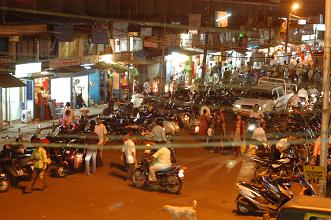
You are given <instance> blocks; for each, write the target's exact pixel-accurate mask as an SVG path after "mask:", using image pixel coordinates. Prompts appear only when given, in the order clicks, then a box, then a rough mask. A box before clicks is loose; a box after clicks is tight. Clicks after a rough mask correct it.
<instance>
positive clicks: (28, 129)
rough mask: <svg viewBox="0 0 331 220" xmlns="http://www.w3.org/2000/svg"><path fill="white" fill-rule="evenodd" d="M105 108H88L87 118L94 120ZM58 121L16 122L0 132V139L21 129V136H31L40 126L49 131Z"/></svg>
mask: <svg viewBox="0 0 331 220" xmlns="http://www.w3.org/2000/svg"><path fill="white" fill-rule="evenodd" d="M105 107H107V104H103V105H97V106H92V107H89V108H88V109H89V111H90V113H89V118H94V117H96V116H97V115H99V114H102V111H103V109H104V108H105ZM79 115H80V112H79V109H75V117H77V116H79ZM60 120H61V119H52V120H48V121H41V122H39V121H33V122H31V123H28V124H26V123H22V122H17V123H14V124H12V125H11V126H10V127H9V128H8V129H4V130H1V131H0V137H4V136H6V135H8V136H12V135H11V134H17V133H18V129H19V128H20V129H21V132H22V133H23V134H32V133H34V132H35V131H36V130H37V129H38V126H39V125H40V128H41V130H45V129H51V128H52V126H53V124H54V125H55V126H56V127H58V126H59V124H60Z"/></svg>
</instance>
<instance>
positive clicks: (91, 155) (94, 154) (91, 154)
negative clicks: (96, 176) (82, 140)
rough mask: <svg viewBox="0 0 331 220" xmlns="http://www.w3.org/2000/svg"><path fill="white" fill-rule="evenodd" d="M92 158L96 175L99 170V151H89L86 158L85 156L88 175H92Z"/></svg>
mask: <svg viewBox="0 0 331 220" xmlns="http://www.w3.org/2000/svg"><path fill="white" fill-rule="evenodd" d="M91 158H92V164H93V166H92V167H93V172H92V173H95V172H96V170H97V150H87V152H86V156H85V165H86V169H85V171H86V173H87V174H89V173H90V161H91Z"/></svg>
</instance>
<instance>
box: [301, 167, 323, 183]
mask: <svg viewBox="0 0 331 220" xmlns="http://www.w3.org/2000/svg"><path fill="white" fill-rule="evenodd" d="M303 171H304V175H305V178H306V179H307V180H326V172H325V170H324V168H323V167H322V166H303Z"/></svg>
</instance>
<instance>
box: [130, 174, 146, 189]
mask: <svg viewBox="0 0 331 220" xmlns="http://www.w3.org/2000/svg"><path fill="white" fill-rule="evenodd" d="M145 182H146V179H145V176H144V174H143V173H142V172H141V171H140V170H136V171H134V173H133V175H132V183H133V185H134V186H135V187H137V188H142V187H143V186H144V185H145Z"/></svg>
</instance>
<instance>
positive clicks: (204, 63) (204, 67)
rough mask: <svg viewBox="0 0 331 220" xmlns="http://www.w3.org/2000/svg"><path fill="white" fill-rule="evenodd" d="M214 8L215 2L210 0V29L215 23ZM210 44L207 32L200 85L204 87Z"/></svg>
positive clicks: (208, 17)
mask: <svg viewBox="0 0 331 220" xmlns="http://www.w3.org/2000/svg"><path fill="white" fill-rule="evenodd" d="M212 6H213V0H209V3H208V11H207V13H208V14H207V25H208V26H209V27H211V26H212V24H213V23H214V22H213V20H212V19H213V17H214V16H212V14H211V13H213V10H212ZM208 44H209V31H206V33H205V42H204V46H203V59H202V74H201V79H200V84H202V85H204V83H205V80H206V72H207V68H208V66H207V52H208Z"/></svg>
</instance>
